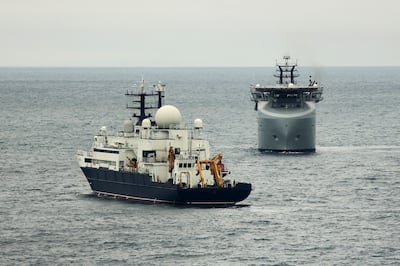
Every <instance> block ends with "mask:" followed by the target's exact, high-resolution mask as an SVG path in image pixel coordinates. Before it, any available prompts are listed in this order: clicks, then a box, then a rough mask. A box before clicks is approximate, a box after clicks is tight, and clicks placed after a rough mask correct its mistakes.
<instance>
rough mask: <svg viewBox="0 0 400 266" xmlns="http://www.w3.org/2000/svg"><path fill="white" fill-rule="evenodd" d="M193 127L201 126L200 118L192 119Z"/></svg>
mask: <svg viewBox="0 0 400 266" xmlns="http://www.w3.org/2000/svg"><path fill="white" fill-rule="evenodd" d="M193 124H194V128H203V121H202V120H201V119H200V118H197V119H195V120H194V123H193Z"/></svg>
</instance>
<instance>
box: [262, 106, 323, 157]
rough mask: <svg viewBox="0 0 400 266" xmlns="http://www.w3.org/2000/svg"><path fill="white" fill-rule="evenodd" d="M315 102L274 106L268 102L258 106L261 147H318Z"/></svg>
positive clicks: (273, 148) (301, 149) (299, 148)
mask: <svg viewBox="0 0 400 266" xmlns="http://www.w3.org/2000/svg"><path fill="white" fill-rule="evenodd" d="M315 122H316V121H315V104H314V103H313V102H306V103H305V104H304V108H301V109H300V108H287V109H286V108H271V107H270V105H268V102H260V103H259V106H258V148H259V149H260V150H272V151H314V150H315Z"/></svg>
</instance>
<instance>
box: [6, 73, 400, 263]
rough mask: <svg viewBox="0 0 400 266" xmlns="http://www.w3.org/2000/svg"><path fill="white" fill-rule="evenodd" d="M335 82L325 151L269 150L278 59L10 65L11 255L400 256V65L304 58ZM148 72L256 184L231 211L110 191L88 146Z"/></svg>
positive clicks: (248, 259)
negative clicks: (266, 91) (266, 114)
mask: <svg viewBox="0 0 400 266" xmlns="http://www.w3.org/2000/svg"><path fill="white" fill-rule="evenodd" d="M299 71H300V73H301V74H302V77H301V78H300V79H299V83H301V82H308V75H309V74H311V75H313V79H314V78H315V79H317V80H318V81H319V82H320V83H322V84H323V85H324V87H325V88H324V94H323V96H324V100H323V101H322V102H320V103H319V104H318V108H317V151H316V153H312V154H301V153H300V154H299V153H278V154H275V153H262V152H259V151H258V150H257V135H256V132H257V121H256V112H255V111H254V103H253V102H251V101H250V95H249V89H248V88H249V85H250V84H256V83H260V84H271V83H275V80H274V78H273V77H272V74H273V73H274V68H272V67H265V68H0V125H1V129H0V265H64V264H73V265H74V264H77V265H217V264H218V265H219V264H221V265H399V264H400V107H399V104H400V67H377V68H374V67H362V68H350V67H349V68H335V67H324V68H311V67H309V68H307V67H304V68H301V67H300V68H299ZM142 77H144V79H145V80H148V81H149V85H151V84H154V83H156V82H158V81H162V82H164V83H166V84H167V91H166V103H167V104H173V105H175V106H177V107H178V108H179V110H180V111H181V113H182V115H183V120H184V121H185V122H187V123H192V121H193V120H194V119H196V118H201V119H202V120H203V122H204V131H205V133H206V135H207V137H208V138H209V140H210V143H211V145H212V153H213V154H214V153H215V154H216V153H218V152H222V153H223V154H224V162H225V165H226V166H227V167H228V168H229V170H230V171H231V172H232V176H233V177H234V178H235V179H236V180H242V181H247V182H251V183H252V184H253V186H254V190H253V191H252V193H251V194H250V196H249V197H248V199H246V200H245V201H243V202H242V205H240V206H238V207H232V208H182V207H173V206H169V205H145V204H139V203H132V202H124V201H118V200H110V199H104V198H98V197H96V196H94V195H93V194H92V193H91V190H90V187H89V185H88V183H87V181H86V179H85V177H84V176H83V174H82V172H81V171H80V169H79V167H78V164H77V160H76V152H77V150H87V149H89V148H90V146H91V143H92V140H93V135H94V134H96V132H97V130H98V129H99V128H100V127H101V126H107V128H108V130H109V131H113V130H114V131H118V130H120V129H122V125H123V121H124V120H125V119H127V118H129V117H130V115H131V113H130V110H127V109H126V108H125V106H126V103H127V99H125V98H124V97H125V96H124V92H125V91H126V90H127V89H129V88H131V87H132V85H133V84H134V83H138V81H139V80H140V79H141V78H142Z"/></svg>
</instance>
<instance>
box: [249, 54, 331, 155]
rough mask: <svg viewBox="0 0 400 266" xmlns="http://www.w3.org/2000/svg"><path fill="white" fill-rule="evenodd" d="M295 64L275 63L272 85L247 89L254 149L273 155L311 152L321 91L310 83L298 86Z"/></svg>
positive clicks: (253, 86) (284, 59)
mask: <svg viewBox="0 0 400 266" xmlns="http://www.w3.org/2000/svg"><path fill="white" fill-rule="evenodd" d="M296 67H297V61H296V62H292V61H290V56H284V57H283V62H281V63H278V62H277V63H276V72H275V74H274V76H275V77H277V78H278V81H277V83H276V84H275V85H267V86H262V85H260V84H256V85H251V86H250V92H251V97H252V100H253V101H254V102H255V110H256V111H257V120H258V149H259V150H265V151H274V152H315V135H316V133H315V132H316V128H315V127H316V119H315V117H316V103H318V102H319V101H321V100H322V91H323V87H322V86H320V85H319V84H318V83H317V82H315V81H313V80H312V78H311V76H310V80H309V84H308V85H298V84H297V82H296V78H297V77H299V73H298V71H297V68H296Z"/></svg>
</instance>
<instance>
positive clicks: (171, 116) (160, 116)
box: [155, 105, 182, 128]
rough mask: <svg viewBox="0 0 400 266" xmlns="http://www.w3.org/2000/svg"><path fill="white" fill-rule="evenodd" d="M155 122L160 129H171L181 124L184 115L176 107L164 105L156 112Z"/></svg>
mask: <svg viewBox="0 0 400 266" xmlns="http://www.w3.org/2000/svg"><path fill="white" fill-rule="evenodd" d="M155 120H156V123H157V125H158V127H160V128H170V127H171V126H176V125H179V124H180V123H181V120H182V115H181V112H179V110H178V108H176V107H175V106H172V105H164V106H162V107H161V108H160V109H158V111H157V112H156V115H155Z"/></svg>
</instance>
